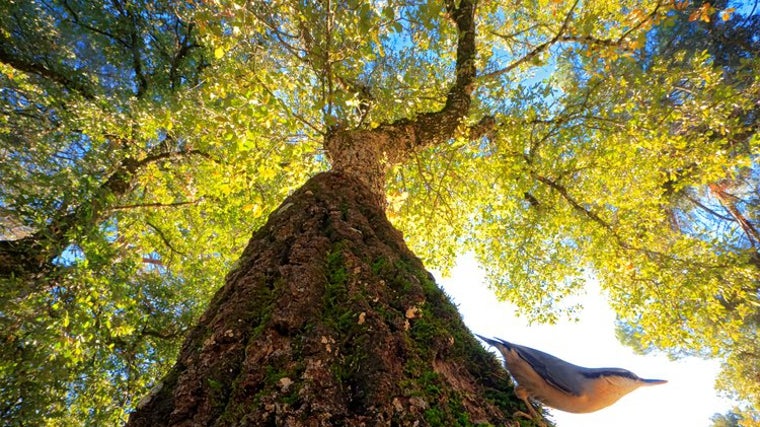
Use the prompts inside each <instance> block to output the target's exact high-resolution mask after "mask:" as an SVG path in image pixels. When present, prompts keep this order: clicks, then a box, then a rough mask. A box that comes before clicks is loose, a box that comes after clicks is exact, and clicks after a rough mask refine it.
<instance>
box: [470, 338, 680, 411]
mask: <svg viewBox="0 0 760 427" xmlns="http://www.w3.org/2000/svg"><path fill="white" fill-rule="evenodd" d="M475 335H477V337H478V338H480V339H481V340H483V341H485V342H486V343H488V344H490V345H492V346H494V347H496V349H497V350H499V352H500V353H501V355H502V356H504V366H505V367H506V368H507V371H509V373H510V375H511V376H512V378H514V380H515V382H516V383H517V385H516V387H515V393H516V394H517V397H519V398H520V399H521V400H522V401H523V402H525V404H526V405H527V407H528V410H530V412H531V414H532V415H533V417H532V418H534V419H539V417H538V414H537V413H536V410H535V409H534V408H533V406H532V405H531V403H530V401H529V398H531V399H534V400H537V401H539V402H541V403H543V404H544V405H546V406H548V407H551V408H555V409H559V410H561V411H565V412H572V413H576V414H580V413H589V412H594V411H598V410H599V409H602V408H606V407H608V406H610V405H612V404H613V403H615V402H617V401H618V400H619V399H620V398H621V397H623V396H625V395H626V394H628V393H630V392H632V391H633V390H635V389H637V388H639V387H643V386H651V385H658V384H665V383H667V381H666V380H656V379H645V378H640V377H639V376H638V375H636V374H634V373H633V372H631V371H629V370H626V369H622V368H584V367H582V366H577V365H573V364H572V363H569V362H566V361H564V360H562V359H560V358H558V357H555V356H552V355H551V354H548V353H544V352H543V351H539V350H536V349H533V348H530V347H525V346H522V345H517V344H512V343H510V342H507V341H504V340H502V339H499V338H486V337H484V336H481V335H478V334H475ZM516 415H524V416H527V414H525V413H522V412H521V413H519V414H516ZM529 418H530V417H529Z"/></svg>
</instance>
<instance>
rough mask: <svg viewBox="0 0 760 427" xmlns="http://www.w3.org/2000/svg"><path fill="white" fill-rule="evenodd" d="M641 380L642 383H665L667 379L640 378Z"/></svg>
mask: <svg viewBox="0 0 760 427" xmlns="http://www.w3.org/2000/svg"><path fill="white" fill-rule="evenodd" d="M641 382H642V383H643V384H642V385H660V384H665V383H667V382H668V381H667V380H648V379H644V378H642V379H641Z"/></svg>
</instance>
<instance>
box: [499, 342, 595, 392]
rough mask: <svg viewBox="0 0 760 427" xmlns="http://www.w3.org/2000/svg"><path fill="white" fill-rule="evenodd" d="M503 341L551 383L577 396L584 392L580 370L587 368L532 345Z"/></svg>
mask: <svg viewBox="0 0 760 427" xmlns="http://www.w3.org/2000/svg"><path fill="white" fill-rule="evenodd" d="M502 343H504V345H506V346H507V347H509V348H512V349H514V350H515V352H517V355H518V356H520V357H521V358H522V359H523V360H525V361H526V362H528V363H529V364H530V366H532V367H533V369H535V370H536V372H538V374H539V375H541V377H542V378H544V379H546V381H547V382H549V383H550V384H551V385H553V386H555V387H557V388H559V389H561V390H562V391H564V392H566V393H569V394H573V395H576V396H580V395H581V394H583V389H581V387H580V382H579V381H578V376H579V374H578V372H580V371H583V370H585V369H586V368H583V367H580V366H576V365H573V364H572V363H569V362H565V361H564V360H562V359H560V358H558V357H554V356H552V355H551V354H547V353H544V352H543V351H539V350H536V349H533V348H530V347H524V346H521V345H517V344H512V343H508V342H506V341H502Z"/></svg>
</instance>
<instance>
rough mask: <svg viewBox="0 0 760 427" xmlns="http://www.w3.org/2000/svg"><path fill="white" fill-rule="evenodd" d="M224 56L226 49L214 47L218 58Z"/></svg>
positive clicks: (215, 55)
mask: <svg viewBox="0 0 760 427" xmlns="http://www.w3.org/2000/svg"><path fill="white" fill-rule="evenodd" d="M223 56H224V49H223V48H221V47H217V48H216V49H214V57H215V58H216V59H219V58H221V57H223Z"/></svg>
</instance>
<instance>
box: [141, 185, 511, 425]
mask: <svg viewBox="0 0 760 427" xmlns="http://www.w3.org/2000/svg"><path fill="white" fill-rule="evenodd" d="M376 198H377V195H376V193H375V192H374V191H372V189H370V188H368V187H367V186H366V185H365V184H363V183H361V182H360V181H359V180H357V179H356V178H352V177H350V176H349V175H346V174H343V173H339V172H328V173H323V174H320V175H317V176H315V177H314V178H312V179H311V180H309V181H308V182H307V183H306V184H305V185H304V186H303V187H302V188H301V189H299V190H298V191H297V192H296V193H294V194H293V195H292V196H290V197H289V198H288V199H286V200H285V202H284V203H283V204H282V205H281V206H280V208H279V209H278V210H277V211H275V212H274V213H273V214H272V215H271V216H270V218H269V221H268V222H267V224H266V225H265V226H264V227H263V228H261V229H260V230H258V231H257V232H255V233H254V235H253V237H252V238H251V240H250V242H249V244H248V247H247V248H246V249H245V251H244V253H243V255H242V257H241V259H240V260H239V265H238V266H237V268H235V269H234V270H233V271H232V272H231V273H230V274H229V276H228V277H227V280H226V283H225V285H224V287H222V288H221V289H220V290H219V292H218V293H217V294H216V296H215V297H214V298H213V300H212V302H211V304H210V306H209V308H208V310H207V311H206V313H205V314H204V315H203V316H202V317H201V319H200V321H199V324H198V325H197V326H196V327H195V328H194V329H193V330H192V331H191V333H190V334H189V336H188V337H187V339H186V341H185V343H184V346H183V348H182V350H181V353H180V355H179V359H178V361H177V364H176V365H175V366H174V367H173V368H172V370H171V371H170V373H169V374H168V375H167V376H166V377H165V378H164V379H163V381H162V383H161V384H160V385H159V386H157V387H156V388H155V389H154V391H153V392H151V394H150V396H148V397H146V398H145V399H143V401H142V402H141V403H140V405H139V406H138V408H137V410H136V411H135V412H134V413H133V414H132V415H131V417H130V419H129V423H128V425H129V426H133V427H137V426H150V427H153V426H210V425H214V426H228V425H235V426H376V425H390V426H413V425H423V426H424V425H437V426H454V425H472V424H479V423H488V424H491V425H498V426H503V425H509V420H510V419H511V414H512V413H513V412H514V411H516V410H518V409H520V405H521V403H519V400H517V399H516V397H515V396H514V393H513V391H512V387H511V385H510V383H509V380H508V376H507V373H506V371H504V370H503V369H502V368H501V367H500V366H499V364H498V362H497V361H496V359H495V358H494V357H493V356H492V355H491V354H490V353H488V352H486V351H485V350H484V349H483V348H482V347H481V346H480V345H479V344H478V342H477V341H476V340H475V339H474V338H473V337H472V335H471V334H470V332H469V331H468V330H467V328H466V327H465V326H464V324H463V323H462V320H461V318H460V316H459V314H458V312H457V311H456V309H455V307H454V306H453V304H452V303H451V302H450V301H449V299H448V298H447V297H446V296H445V295H444V293H443V292H442V291H441V290H440V289H439V288H438V287H437V286H436V284H435V282H434V280H433V277H432V276H431V275H430V274H429V273H428V272H426V271H425V269H424V267H423V265H422V263H421V261H420V260H419V259H418V258H417V257H415V256H414V254H413V253H412V252H411V251H410V250H409V249H408V248H407V247H406V245H405V244H404V241H403V238H402V235H401V233H400V232H399V231H397V230H396V229H394V228H393V227H392V226H391V224H390V223H389V222H388V220H387V218H386V217H385V214H384V212H383V210H382V208H381V207H380V206H378V204H377V203H376ZM522 409H524V408H522ZM523 425H526V424H523Z"/></svg>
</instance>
